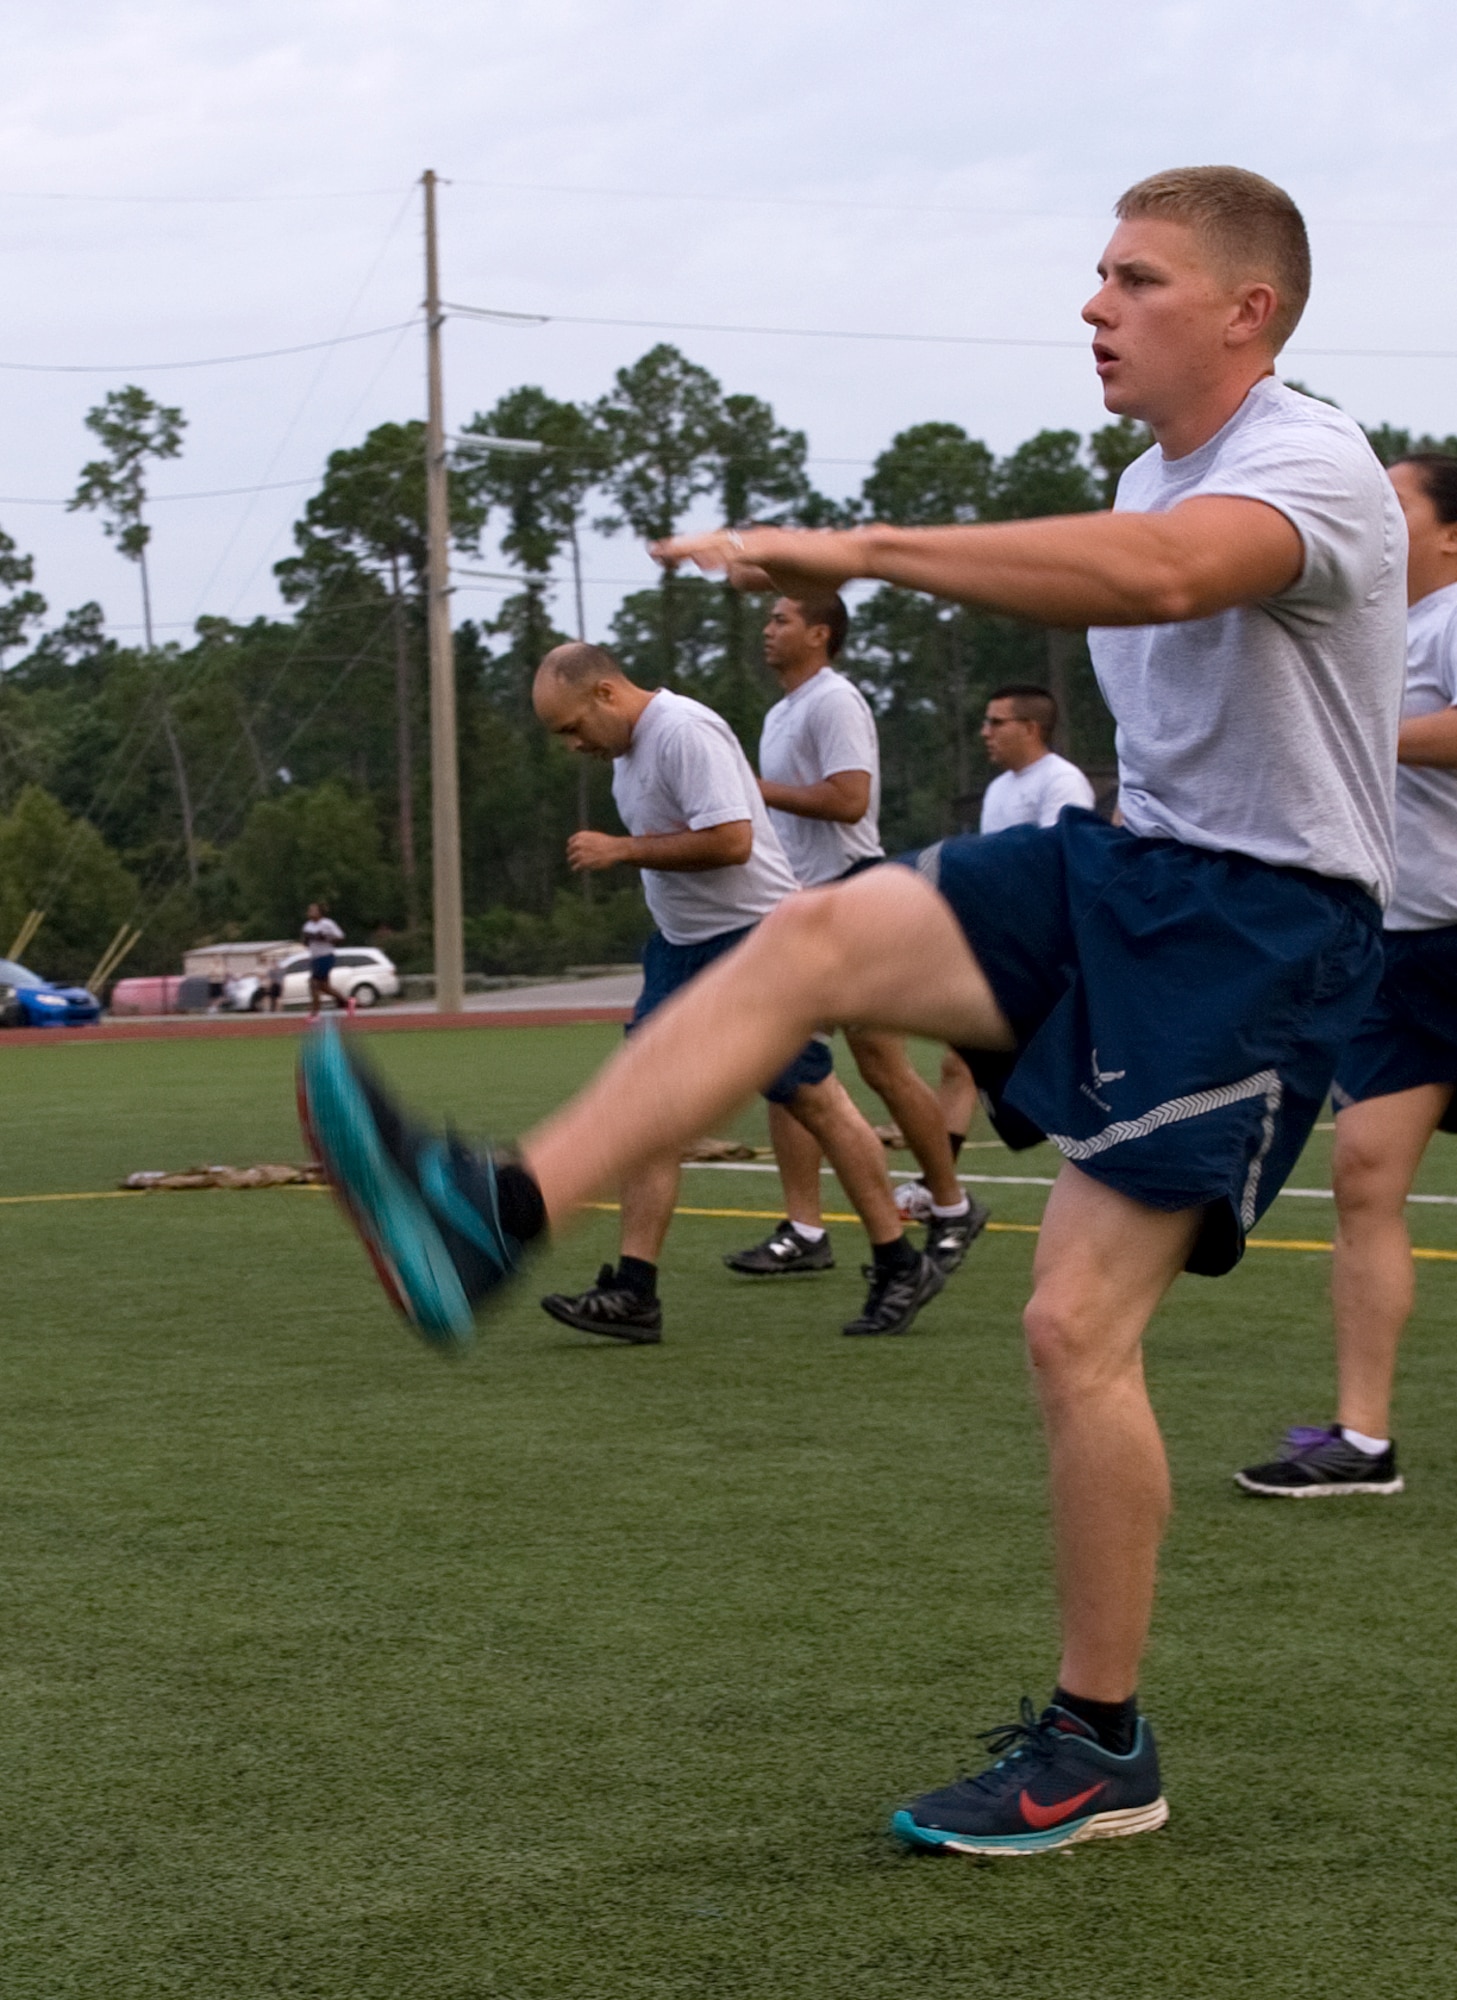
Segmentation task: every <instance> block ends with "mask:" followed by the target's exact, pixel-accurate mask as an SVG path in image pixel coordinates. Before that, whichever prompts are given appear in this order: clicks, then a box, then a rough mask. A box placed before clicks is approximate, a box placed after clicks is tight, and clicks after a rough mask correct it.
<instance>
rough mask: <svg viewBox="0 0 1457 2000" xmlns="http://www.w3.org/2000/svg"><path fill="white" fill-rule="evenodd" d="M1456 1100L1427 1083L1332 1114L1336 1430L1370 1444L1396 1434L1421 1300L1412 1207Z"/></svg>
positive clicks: (1443, 1086)
mask: <svg viewBox="0 0 1457 2000" xmlns="http://www.w3.org/2000/svg"><path fill="white" fill-rule="evenodd" d="M1451 1098H1452V1087H1451V1085H1450V1084H1436V1083H1430V1084H1424V1085H1422V1086H1421V1088H1419V1089H1417V1090H1403V1091H1397V1092H1395V1093H1393V1094H1392V1095H1391V1096H1389V1097H1371V1098H1367V1099H1366V1101H1365V1102H1364V1103H1362V1104H1351V1105H1348V1106H1347V1107H1346V1108H1345V1109H1344V1110H1343V1111H1338V1112H1337V1114H1336V1144H1335V1155H1334V1159H1333V1162H1332V1180H1333V1182H1334V1186H1335V1195H1336V1244H1335V1256H1334V1260H1333V1264H1332V1270H1331V1302H1332V1304H1333V1306H1334V1308H1335V1322H1336V1371H1337V1377H1338V1383H1339V1394H1338V1399H1337V1405H1336V1421H1337V1422H1338V1423H1341V1424H1344V1425H1346V1426H1347V1427H1348V1428H1349V1429H1351V1430H1355V1431H1360V1432H1362V1433H1363V1434H1364V1435H1365V1436H1367V1437H1373V1438H1383V1437H1387V1436H1389V1435H1390V1427H1391V1386H1392V1382H1393V1380H1394V1379H1395V1375H1396V1351H1397V1348H1398V1346H1399V1345H1400V1342H1401V1334H1402V1329H1403V1327H1404V1326H1405V1325H1406V1322H1407V1320H1408V1319H1409V1318H1410V1316H1411V1309H1412V1303H1413V1298H1414V1294H1415V1284H1414V1270H1413V1266H1412V1255H1411V1238H1410V1237H1409V1236H1408V1234H1407V1227H1406V1198H1407V1196H1408V1194H1410V1192H1411V1184H1412V1181H1413V1180H1414V1179H1415V1177H1416V1170H1417V1168H1418V1166H1419V1165H1420V1164H1421V1158H1422V1154H1423V1153H1424V1152H1425V1151H1426V1149H1427V1142H1428V1140H1429V1139H1430V1138H1431V1136H1432V1134H1433V1132H1435V1131H1436V1129H1437V1126H1438V1124H1439V1123H1440V1121H1441V1119H1442V1116H1443V1113H1444V1112H1445V1111H1446V1109H1447V1106H1448V1104H1449V1103H1450V1102H1451Z"/></svg>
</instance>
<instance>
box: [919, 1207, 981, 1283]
mask: <svg viewBox="0 0 1457 2000" xmlns="http://www.w3.org/2000/svg"><path fill="white" fill-rule="evenodd" d="M991 1219H992V1212H991V1210H990V1209H989V1208H983V1206H982V1204H981V1203H980V1202H979V1201H974V1202H972V1203H971V1204H970V1205H969V1207H968V1208H967V1211H966V1213H965V1215H933V1216H932V1217H931V1218H930V1220H929V1221H928V1222H927V1224H926V1255H927V1256H928V1257H930V1258H933V1259H934V1260H935V1262H936V1263H937V1264H939V1265H940V1267H941V1269H942V1270H943V1271H944V1272H945V1273H946V1276H947V1277H948V1278H949V1277H950V1276H951V1273H952V1272H953V1271H955V1270H957V1269H959V1268H960V1265H961V1261H962V1259H963V1258H964V1257H965V1255H966V1253H967V1251H968V1250H969V1249H970V1248H971V1246H972V1244H973V1243H975V1241H976V1239H977V1237H978V1236H980V1235H981V1233H982V1231H983V1230H984V1229H985V1228H986V1226H987V1224H988V1223H989V1222H990V1221H991Z"/></svg>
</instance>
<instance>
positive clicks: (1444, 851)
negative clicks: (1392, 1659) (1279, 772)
mask: <svg viewBox="0 0 1457 2000" xmlns="http://www.w3.org/2000/svg"><path fill="white" fill-rule="evenodd" d="M1391 483H1392V485H1393V486H1394V487H1395V489H1396V495H1397V498H1398V499H1399V500H1400V502H1401V511H1402V513H1403V515H1404V516H1405V517H1406V526H1407V535H1408V542H1407V563H1406V585H1407V600H1408V610H1407V615H1406V693H1405V698H1404V700H1403V702H1402V710H1401V732H1400V734H1399V735H1398V737H1397V739H1396V757H1397V770H1396V888H1395V890H1394V891H1393V893H1392V898H1391V901H1390V903H1388V905H1387V907H1386V916H1385V922H1384V928H1383V931H1382V947H1383V951H1382V956H1383V960H1384V970H1383V972H1382V976H1381V985H1380V987H1379V988H1378V989H1377V993H1376V998H1375V999H1374V1000H1373V1001H1372V1003H1371V1009H1370V1012H1369V1013H1368V1014H1367V1016H1366V1018H1365V1020H1364V1021H1363V1022H1362V1023H1361V1025H1360V1027H1359V1028H1358V1029H1357V1031H1356V1033H1355V1035H1354V1036H1353V1038H1352V1040H1351V1041H1350V1042H1349V1044H1348V1045H1347V1047H1346V1050H1345V1053H1344V1054H1343V1055H1342V1057H1341V1059H1340V1061H1339V1062H1338V1063H1337V1064H1336V1075H1335V1081H1334V1083H1332V1085H1331V1101H1332V1103H1333V1104H1334V1105H1335V1109H1336V1138H1335V1150H1334V1153H1333V1155H1332V1159H1331V1180H1332V1183H1333V1186H1334V1191H1335V1197H1336V1241H1335V1254H1334V1258H1333V1260H1332V1270H1331V1304H1332V1306H1333V1307H1334V1308H1335V1323H1336V1412H1335V1414H1336V1421H1335V1422H1334V1423H1333V1424H1331V1425H1329V1426H1328V1427H1327V1426H1319V1425H1306V1424H1301V1425H1297V1426H1296V1427H1295V1428H1294V1429H1293V1430H1290V1431H1287V1433H1286V1435H1285V1443H1284V1448H1283V1450H1282V1452H1281V1455H1280V1457H1279V1458H1277V1459H1273V1460H1271V1461H1269V1462H1268V1463H1267V1464H1264V1465H1250V1466H1246V1467H1245V1469H1244V1471H1243V1472H1237V1473H1236V1474H1235V1478H1236V1480H1237V1481H1238V1483H1239V1484H1240V1485H1241V1486H1242V1487H1243V1488H1244V1490H1245V1492H1246V1493H1258V1494H1263V1495H1268V1496H1270V1497H1272V1498H1278V1499H1291V1500H1298V1499H1300V1498H1301V1497H1302V1496H1304V1495H1307V1494H1325V1493H1382V1494H1391V1493H1400V1492H1401V1491H1402V1488H1403V1484H1404V1482H1403V1479H1402V1476H1401V1473H1400V1472H1399V1471H1398V1470H1397V1464H1396V1446H1395V1445H1394V1444H1393V1443H1392V1439H1391V1391H1392V1385H1393V1383H1394V1381H1395V1378H1396V1355H1397V1349H1398V1347H1399V1346H1400V1344H1401V1336H1402V1331H1403V1329H1404V1328H1405V1326H1406V1323H1407V1320H1408V1319H1409V1318H1410V1317H1411V1310H1412V1306H1413V1305H1414V1304H1415V1296H1416V1282H1415V1281H1416V1271H1415V1268H1414V1266H1413V1263H1412V1254H1411V1238H1410V1236H1409V1235H1408V1234H1407V1226H1406V1203H1407V1197H1408V1196H1409V1195H1410V1193H1411V1188H1412V1182H1413V1181H1414V1180H1415V1178H1416V1171H1417V1168H1418V1167H1419V1166H1420V1165H1421V1162H1422V1156H1423V1155H1424V1153H1425V1152H1426V1150H1427V1145H1428V1143H1429V1141H1430V1140H1431V1138H1432V1135H1433V1133H1434V1132H1457V457H1452V456H1450V455H1448V454H1447V453H1445V452H1420V453H1417V454H1415V455H1414V456H1413V457H1411V458H1406V459H1402V460H1400V461H1399V462H1398V463H1397V464H1396V465H1393V466H1392V468H1391Z"/></svg>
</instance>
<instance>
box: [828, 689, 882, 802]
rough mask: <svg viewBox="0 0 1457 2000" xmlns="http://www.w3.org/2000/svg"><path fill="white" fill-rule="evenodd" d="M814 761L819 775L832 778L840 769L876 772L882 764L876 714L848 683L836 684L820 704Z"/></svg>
mask: <svg viewBox="0 0 1457 2000" xmlns="http://www.w3.org/2000/svg"><path fill="white" fill-rule="evenodd" d="M814 761H815V773H816V778H817V779H819V778H832V777H834V775H835V773H836V772H837V771H866V772H869V773H870V774H871V775H872V776H873V775H874V774H875V772H876V771H877V770H879V768H880V745H879V740H878V738H877V736H876V733H875V721H874V718H873V717H872V715H871V714H870V711H869V709H868V707H867V706H866V704H865V703H864V702H863V701H862V700H861V698H860V697H859V696H858V695H857V694H856V692H855V690H854V688H852V687H851V686H849V684H848V683H844V684H842V685H841V686H839V687H837V688H835V689H834V691H833V693H832V694H831V696H830V698H829V700H828V701H822V702H821V703H820V705H819V709H818V711H817V712H816V715H815V727H814Z"/></svg>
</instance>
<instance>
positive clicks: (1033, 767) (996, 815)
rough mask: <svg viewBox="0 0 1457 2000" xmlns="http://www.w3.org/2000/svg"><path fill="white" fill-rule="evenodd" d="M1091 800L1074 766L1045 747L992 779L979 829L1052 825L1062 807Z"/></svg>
mask: <svg viewBox="0 0 1457 2000" xmlns="http://www.w3.org/2000/svg"><path fill="white" fill-rule="evenodd" d="M1094 803H1095V800H1094V798H1093V788H1092V786H1091V785H1090V784H1089V783H1088V781H1087V779H1086V778H1085V777H1084V776H1083V774H1082V772H1081V771H1080V770H1079V769H1078V767H1077V765H1076V764H1072V763H1069V762H1068V760H1067V758H1066V757H1059V756H1058V754H1057V752H1056V751H1055V750H1048V751H1046V752H1044V754H1043V755H1042V756H1041V757H1038V758H1035V759H1034V760H1033V762H1032V763H1030V764H1024V765H1023V766H1022V769H1021V770H1020V771H1003V773H1002V775H1001V776H1000V777H999V778H993V779H992V781H991V783H990V784H989V785H988V786H987V789H986V797H985V798H984V799H983V800H982V802H981V830H982V832H983V833H1005V832H1006V830H1007V828H1008V827H1009V826H1053V825H1055V824H1056V822H1057V816H1058V814H1059V813H1060V812H1061V811H1062V809H1063V807H1064V806H1085V807H1091V806H1092V805H1093V804H1094Z"/></svg>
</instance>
